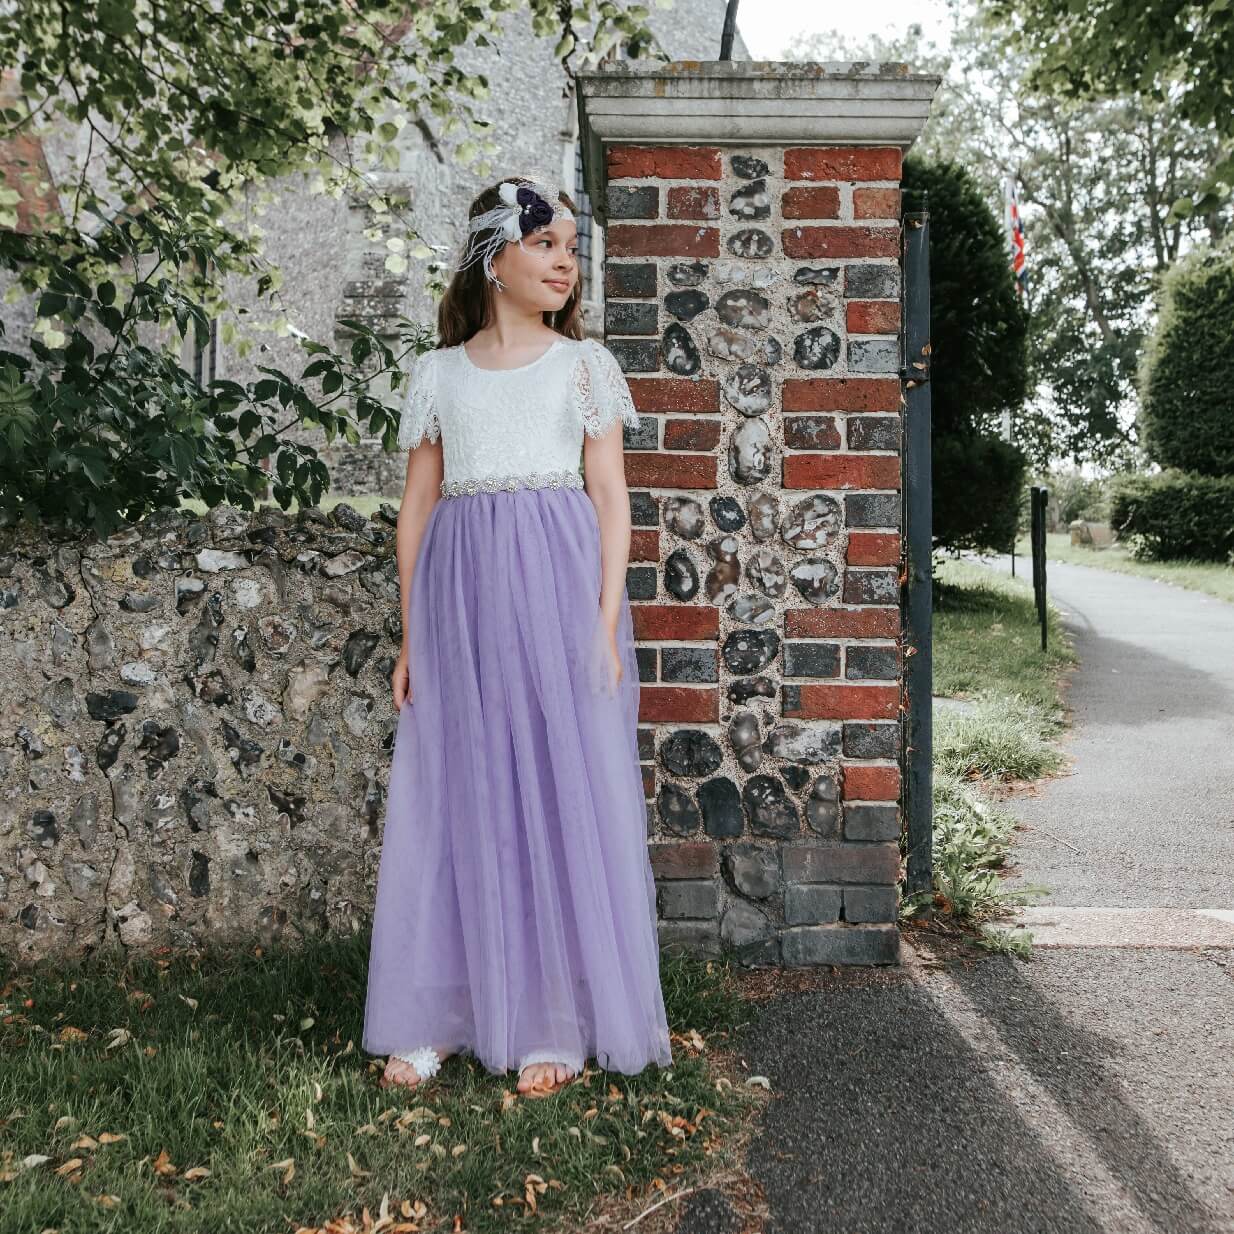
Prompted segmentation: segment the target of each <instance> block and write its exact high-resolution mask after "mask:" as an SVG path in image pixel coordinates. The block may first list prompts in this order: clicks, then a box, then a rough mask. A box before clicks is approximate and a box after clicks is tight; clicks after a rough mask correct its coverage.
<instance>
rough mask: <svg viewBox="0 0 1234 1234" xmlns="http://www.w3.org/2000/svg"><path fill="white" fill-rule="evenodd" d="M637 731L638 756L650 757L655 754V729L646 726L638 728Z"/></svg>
mask: <svg viewBox="0 0 1234 1234" xmlns="http://www.w3.org/2000/svg"><path fill="white" fill-rule="evenodd" d="M637 733H638V756H639V758H641V759H652V758H655V756H656V730H655V729H654V728H651V727H650V726H649V727H646V728H639V729H638V730H637Z"/></svg>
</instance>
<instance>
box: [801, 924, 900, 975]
mask: <svg viewBox="0 0 1234 1234" xmlns="http://www.w3.org/2000/svg"><path fill="white" fill-rule="evenodd" d="M780 948H781V954H782V955H783V957H784V963H785V964H786V965H797V964H898V963H899V962H900V932H899V930H898V929H896V927H895V926H890V925H881V926H880V925H871V926H857V925H845V924H836V925H817V926H796V927H794V928H793V929H790V930H785V931H784V932H783V933H782V934H781V935H780Z"/></svg>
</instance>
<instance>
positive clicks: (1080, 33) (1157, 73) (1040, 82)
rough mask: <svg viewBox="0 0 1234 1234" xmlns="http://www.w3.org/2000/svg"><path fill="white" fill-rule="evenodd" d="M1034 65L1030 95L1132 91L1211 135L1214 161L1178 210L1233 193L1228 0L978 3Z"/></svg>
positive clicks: (1233, 61) (1233, 15) (1233, 44)
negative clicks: (1215, 144)
mask: <svg viewBox="0 0 1234 1234" xmlns="http://www.w3.org/2000/svg"><path fill="white" fill-rule="evenodd" d="M985 2H986V6H987V8H988V10H989V12H990V13H991V14H993V15H994V16H995V17H996V18H997V19H998V20H999V21H1000V22H1001V23H1002V24H1003V25H1004V26H1005V27H1006V28H1008V29H1009V30H1012V31H1014V32H1015V36H1016V38H1017V40H1018V41H1019V42H1020V43H1021V44H1022V45H1023V46H1024V47H1025V48H1027V49H1028V50H1029V52H1030V53H1031V54H1032V56H1033V57H1034V60H1035V70H1034V75H1033V76H1034V81H1035V82H1036V83H1037V86H1038V88H1041V89H1045V90H1057V91H1060V92H1063V93H1067V94H1070V95H1071V96H1073V97H1088V98H1091V97H1094V96H1104V97H1114V96H1120V95H1128V94H1134V95H1137V96H1139V97H1140V98H1142V99H1145V100H1148V101H1150V102H1151V103H1152V104H1154V105H1157V106H1163V105H1168V106H1169V107H1170V109H1171V110H1172V111H1173V112H1174V113H1175V114H1176V115H1177V116H1178V117H1179V118H1180V119H1182V120H1183V121H1185V122H1187V123H1188V124H1190V125H1193V126H1195V127H1196V128H1199V129H1207V128H1210V127H1211V128H1213V129H1214V130H1215V131H1216V133H1217V135H1218V137H1219V138H1220V139H1221V141H1222V143H1223V146H1224V149H1223V153H1222V157H1221V158H1220V160H1219V161H1217V162H1216V163H1215V164H1214V166H1213V167H1212V170H1211V174H1210V176H1209V177H1208V180H1207V182H1206V184H1205V186H1204V189H1203V191H1202V192H1200V193H1197V194H1195V195H1194V197H1193V198H1190V199H1188V198H1180V199H1179V212H1180V213H1189V212H1190V211H1191V210H1192V209H1193V208H1195V209H1199V210H1200V211H1201V212H1203V211H1204V210H1208V209H1211V207H1212V205H1213V203H1214V201H1215V200H1216V199H1217V197H1218V195H1219V193H1220V194H1224V195H1228V194H1229V191H1230V189H1231V188H1234V5H1232V4H1231V3H1230V0H1083V2H1082V3H1078V2H1077V0H985Z"/></svg>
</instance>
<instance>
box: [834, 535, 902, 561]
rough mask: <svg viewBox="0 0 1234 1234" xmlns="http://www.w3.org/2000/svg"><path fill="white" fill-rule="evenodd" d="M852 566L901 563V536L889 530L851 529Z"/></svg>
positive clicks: (850, 550)
mask: <svg viewBox="0 0 1234 1234" xmlns="http://www.w3.org/2000/svg"><path fill="white" fill-rule="evenodd" d="M847 561H848V564H849V565H850V566H897V565H899V564H900V537H899V536H898V535H896V534H895V533H894V532H889V531H850V532H849V533H848V557H847Z"/></svg>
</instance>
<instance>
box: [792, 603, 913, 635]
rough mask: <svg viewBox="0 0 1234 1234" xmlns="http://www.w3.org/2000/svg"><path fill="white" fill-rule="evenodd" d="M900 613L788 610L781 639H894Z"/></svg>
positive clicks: (893, 610)
mask: <svg viewBox="0 0 1234 1234" xmlns="http://www.w3.org/2000/svg"><path fill="white" fill-rule="evenodd" d="M899 634H900V610H899V609H898V608H894V607H890V606H887V607H878V608H876V607H870V608H789V609H785V610H784V637H785V638H897V637H898V636H899Z"/></svg>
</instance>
